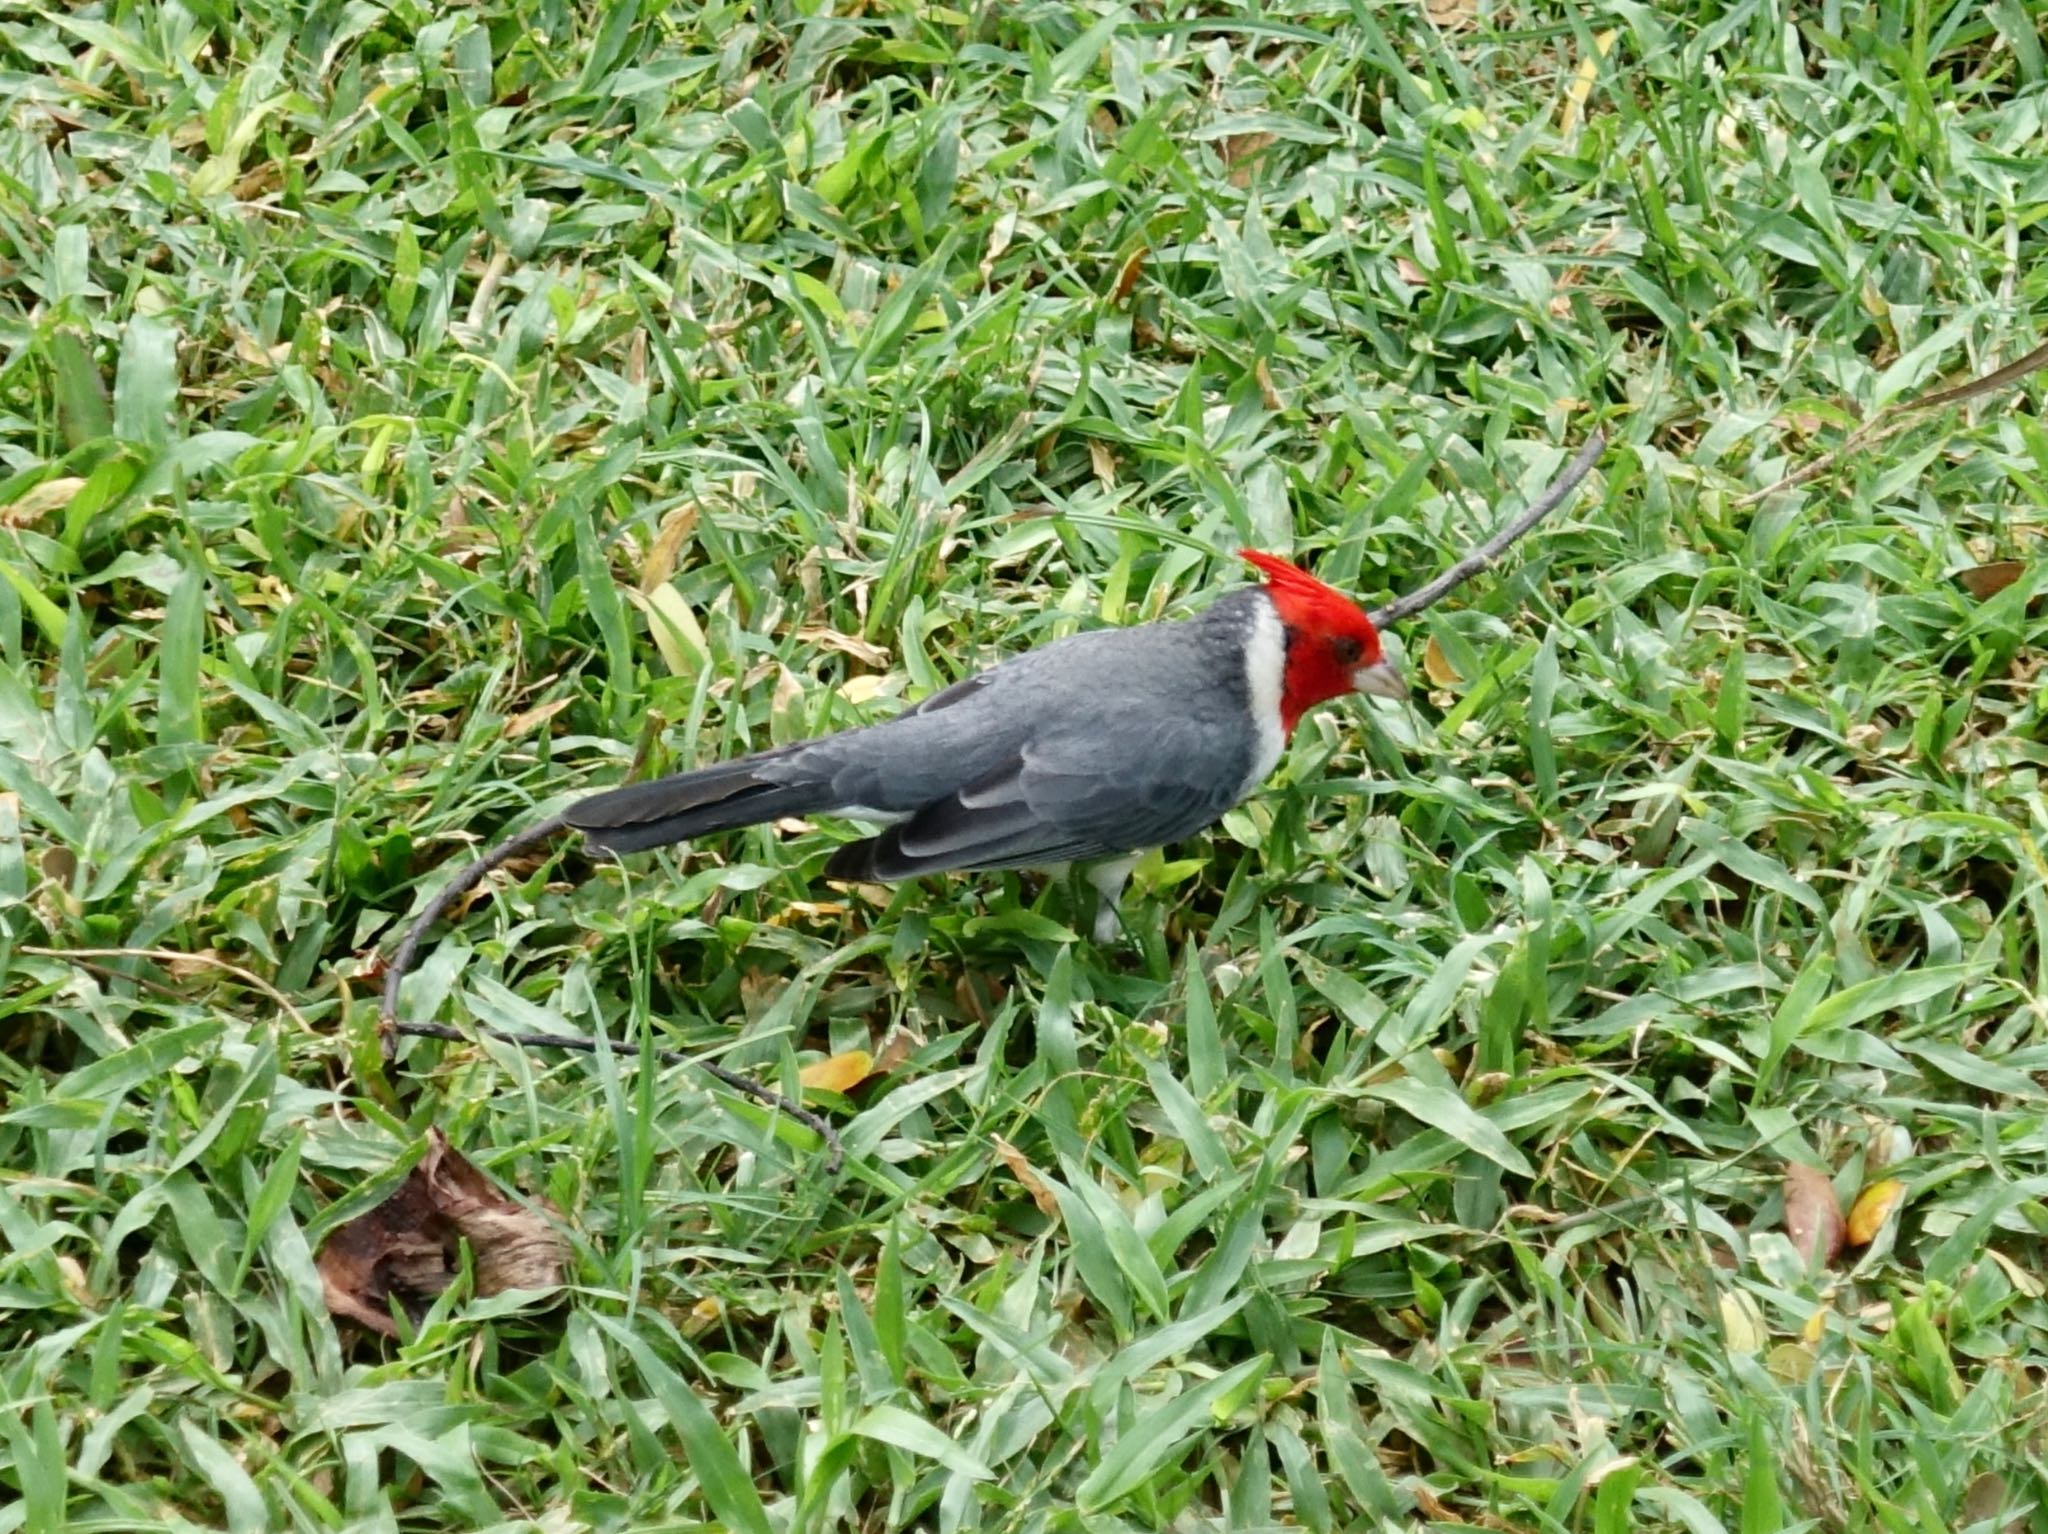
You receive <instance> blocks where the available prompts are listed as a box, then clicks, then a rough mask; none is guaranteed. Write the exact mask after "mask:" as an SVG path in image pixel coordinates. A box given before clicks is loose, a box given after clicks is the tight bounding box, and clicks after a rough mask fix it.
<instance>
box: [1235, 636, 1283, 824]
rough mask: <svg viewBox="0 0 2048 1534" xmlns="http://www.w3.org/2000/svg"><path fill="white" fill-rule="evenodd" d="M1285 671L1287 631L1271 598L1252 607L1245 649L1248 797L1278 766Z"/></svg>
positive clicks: (1244, 790)
mask: <svg viewBox="0 0 2048 1534" xmlns="http://www.w3.org/2000/svg"><path fill="white" fill-rule="evenodd" d="M1286 672H1287V629H1286V626H1285V625H1284V624H1282V623H1281V621H1280V614H1279V613H1277V612H1275V611H1274V610H1273V599H1272V598H1271V597H1267V598H1266V600H1265V601H1263V602H1257V603H1254V604H1253V605H1252V624H1251V634H1250V636H1249V638H1248V640H1247V642H1246V644H1245V647H1244V680H1245V690H1246V691H1247V692H1248V693H1249V694H1250V695H1251V700H1252V730H1253V735H1252V767H1251V774H1250V776H1249V777H1247V778H1246V779H1245V785H1244V789H1243V792H1244V793H1246V794H1249V793H1250V792H1251V791H1252V790H1253V789H1255V788H1257V787H1258V786H1259V785H1260V784H1261V783H1263V782H1265V781H1266V777H1267V775H1268V774H1269V773H1271V772H1272V770H1273V769H1274V768H1275V767H1277V766H1279V765H1280V758H1281V756H1282V755H1283V754H1284V753H1285V752H1286V750H1287V729H1286V727H1285V726H1284V725H1283V724H1282V723H1281V722H1280V690H1281V684H1282V682H1283V681H1284V679H1285V677H1286Z"/></svg>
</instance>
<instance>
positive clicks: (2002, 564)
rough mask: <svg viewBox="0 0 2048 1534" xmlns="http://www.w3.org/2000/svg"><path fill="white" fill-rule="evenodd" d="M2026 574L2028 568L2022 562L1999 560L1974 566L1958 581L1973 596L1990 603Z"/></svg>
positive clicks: (1960, 575)
mask: <svg viewBox="0 0 2048 1534" xmlns="http://www.w3.org/2000/svg"><path fill="white" fill-rule="evenodd" d="M2026 573H2027V567H2026V565H2025V564H2024V563H2023V562H2021V561H2020V560H2017V559H1999V560H1994V561H1993V562H1992V563H1990V564H1988V565H1972V566H1970V568H1969V569H1967V570H1965V571H1963V572H1962V573H1961V574H1959V575H1958V576H1956V579H1957V580H1959V581H1961V582H1962V583H1963V590H1965V591H1967V592H1969V594H1970V595H1971V596H1973V597H1975V598H1976V599H1977V600H1978V601H1980V602H1988V601H1990V600H1991V599H1992V598H1993V597H1995V596H1997V595H1998V594H1999V592H2001V591H2003V590H2005V588H2006V587H2008V586H2010V585H2011V584H2012V583H2013V582H2014V581H2016V580H2018V579H2019V578H2020V577H2021V576H2022V575H2025V574H2026Z"/></svg>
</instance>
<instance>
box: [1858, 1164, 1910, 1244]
mask: <svg viewBox="0 0 2048 1534" xmlns="http://www.w3.org/2000/svg"><path fill="white" fill-rule="evenodd" d="M1905 1199H1906V1185H1905V1184H1904V1183H1902V1182H1900V1181H1899V1180H1898V1178H1896V1177H1883V1178H1879V1179H1878V1180H1877V1181H1876V1182H1874V1183H1872V1184H1871V1185H1870V1186H1869V1187H1867V1188H1865V1189H1864V1190H1863V1191H1862V1192H1861V1193H1859V1194H1857V1195H1856V1202H1855V1203H1853V1204H1851V1205H1850V1206H1849V1224H1848V1237H1849V1244H1850V1245H1851V1246H1868V1245H1870V1243H1871V1242H1873V1241H1875V1240H1876V1239H1877V1233H1878V1232H1879V1231H1881V1230H1883V1229H1884V1222H1885V1221H1886V1220H1889V1219H1890V1218H1891V1217H1892V1215H1893V1214H1895V1213H1896V1212H1897V1211H1898V1207H1899V1205H1900V1204H1902V1203H1904V1202H1905Z"/></svg>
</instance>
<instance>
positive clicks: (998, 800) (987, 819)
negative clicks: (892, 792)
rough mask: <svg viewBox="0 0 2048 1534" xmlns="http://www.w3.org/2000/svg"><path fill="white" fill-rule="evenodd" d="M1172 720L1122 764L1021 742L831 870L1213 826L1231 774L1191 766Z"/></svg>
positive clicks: (854, 871) (843, 873) (880, 868)
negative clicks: (989, 769) (993, 767)
mask: <svg viewBox="0 0 2048 1534" xmlns="http://www.w3.org/2000/svg"><path fill="white" fill-rule="evenodd" d="M1189 728H1191V727H1189V726H1186V725H1184V724H1177V725H1175V726H1173V727H1168V728H1164V729H1161V730H1159V731H1156V732H1154V734H1153V736H1152V737H1151V738H1150V739H1148V740H1146V741H1143V742H1139V743H1137V745H1138V749H1136V750H1127V751H1126V752H1124V753H1123V754H1122V757H1121V759H1120V760H1106V759H1104V757H1103V755H1102V752H1101V747H1100V745H1099V744H1098V743H1096V742H1093V741H1089V740H1083V739H1079V738H1077V737H1074V736H1068V737H1065V738H1064V739H1060V738H1055V739H1054V740H1052V741H1049V742H1040V743H1037V744H1033V745H1030V746H1027V747H1026V748H1025V749H1024V750H1023V751H1022V752H1020V753H1019V754H1018V755H1017V756H1015V757H1013V758H1012V759H1010V760H1009V761H1007V762H1005V763H1004V764H1003V765H1002V767H1001V768H1000V769H999V770H998V771H996V772H994V773H992V774H990V775H988V776H987V777H984V778H982V779H980V780H979V781H977V782H975V783H972V784H969V785H968V786H967V787H965V788H962V789H959V790H956V791H955V792H953V793H950V794H946V795H944V796H943V797H941V798H939V799H937V800H934V801H933V802H932V803H930V804H928V805H926V806H925V807H924V808H923V809H921V810H919V811H918V812H917V813H916V814H915V815H912V816H911V817H910V818H909V819H908V820H906V821H904V822H903V823H902V824H901V825H897V826H892V827H890V828H889V829H888V830H887V831H885V832H883V833H882V834H881V835H880V836H877V837H875V838H874V839H873V840H871V841H867V842H861V843H859V844H857V845H856V846H853V847H847V848H842V849H841V850H840V853H839V855H838V856H836V857H834V859H833V860H832V863H831V865H830V866H829V867H828V868H827V870H826V871H827V873H828V874H829V875H830V876H831V877H834V878H864V879H883V880H889V879H908V878H912V877H914V876H916V875H918V874H922V873H940V872H946V871H949V870H957V869H991V868H1042V867H1045V866H1047V865H1048V864H1053V863H1064V862H1069V861H1076V860H1078V861H1084V862H1085V861H1088V860H1090V859H1094V858H1104V857H1113V856H1116V855H1117V854H1119V853H1125V852H1134V851H1137V850H1138V849H1140V848H1144V847H1156V846H1160V845H1162V844H1164V843H1166V842H1171V841H1178V840H1179V839H1180V838H1181V837H1184V836H1189V835H1192V834H1193V833H1194V832H1196V831H1199V830H1201V829H1202V828H1203V827H1204V826H1207V825H1211V824H1213V823H1214V822H1215V821H1216V820H1217V819H1219V818H1220V817H1221V816H1222V814H1223V812H1224V811H1225V810H1227V809H1229V808H1230V806H1231V805H1232V804H1234V803H1236V802H1237V797H1238V796H1237V790H1238V788H1240V787H1241V786H1242V785H1241V783H1238V782H1227V781H1225V782H1218V781H1214V780H1213V778H1212V775H1210V774H1205V773H1203V772H1200V771H1198V770H1189V768H1190V766H1191V764H1196V763H1199V762H1200V761H1201V760H1202V759H1203V755H1202V753H1200V752H1198V751H1193V750H1191V749H1189V748H1190V747H1191V746H1192V745H1193V742H1191V741H1187V740H1183V739H1181V736H1182V735H1183V734H1185V733H1186V732H1187V731H1188V729H1189Z"/></svg>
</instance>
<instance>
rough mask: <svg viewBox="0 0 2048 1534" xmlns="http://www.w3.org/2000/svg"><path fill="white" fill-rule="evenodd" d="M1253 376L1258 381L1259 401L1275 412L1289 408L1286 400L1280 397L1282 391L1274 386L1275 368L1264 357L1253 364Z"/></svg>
mask: <svg viewBox="0 0 2048 1534" xmlns="http://www.w3.org/2000/svg"><path fill="white" fill-rule="evenodd" d="M1252 377H1253V378H1254V379H1256V380H1257V381H1258V385H1259V403H1261V404H1262V405H1264V406H1265V407H1266V408H1267V409H1268V410H1271V411H1275V412H1278V411H1281V410H1285V409H1286V408H1287V405H1286V402H1285V401H1284V400H1282V399H1281V398H1280V391H1279V390H1278V389H1276V388H1274V387H1273V370H1272V369H1271V368H1269V367H1267V366H1266V359H1265V358H1264V357H1261V358H1259V360H1258V361H1256V362H1254V363H1253V364H1252Z"/></svg>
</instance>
